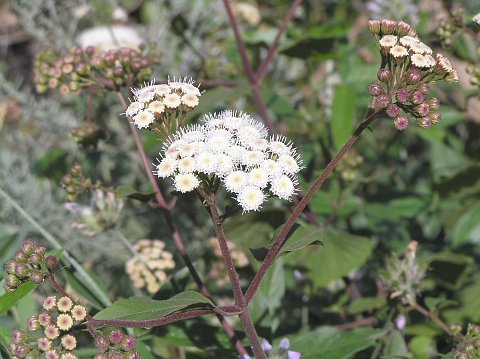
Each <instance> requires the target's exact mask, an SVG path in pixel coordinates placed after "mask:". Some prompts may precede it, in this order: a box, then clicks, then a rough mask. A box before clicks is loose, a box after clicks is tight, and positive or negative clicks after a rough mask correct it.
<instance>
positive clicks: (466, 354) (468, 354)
mask: <svg viewBox="0 0 480 359" xmlns="http://www.w3.org/2000/svg"><path fill="white" fill-rule="evenodd" d="M450 330H451V332H452V334H453V336H454V337H453V338H454V340H455V341H456V342H457V344H456V346H455V348H454V350H453V355H452V358H453V359H476V358H480V325H474V324H468V328H467V333H466V334H465V335H462V334H461V331H462V327H461V326H460V325H458V324H452V325H451V326H450Z"/></svg>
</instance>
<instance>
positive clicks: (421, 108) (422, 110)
mask: <svg viewBox="0 0 480 359" xmlns="http://www.w3.org/2000/svg"><path fill="white" fill-rule="evenodd" d="M415 112H416V113H417V114H418V115H419V116H420V117H425V116H427V115H428V113H429V112H430V107H428V105H427V104H426V103H425V102H422V103H421V104H419V105H417V106H415Z"/></svg>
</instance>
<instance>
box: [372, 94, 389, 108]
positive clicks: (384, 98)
mask: <svg viewBox="0 0 480 359" xmlns="http://www.w3.org/2000/svg"><path fill="white" fill-rule="evenodd" d="M389 103H390V98H389V97H388V95H387V94H382V95H379V96H377V97H376V98H375V104H374V105H375V107H376V108H378V109H384V108H386V107H387V106H388V104H389Z"/></svg>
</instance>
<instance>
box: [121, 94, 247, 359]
mask: <svg viewBox="0 0 480 359" xmlns="http://www.w3.org/2000/svg"><path fill="white" fill-rule="evenodd" d="M117 96H118V98H119V100H120V102H121V103H122V105H123V107H124V108H125V109H126V108H127V107H128V106H127V102H126V101H125V98H124V97H123V95H122V94H121V93H120V92H117ZM128 123H129V125H130V131H131V132H132V134H133V138H134V140H135V145H136V147H137V151H138V153H139V154H140V158H141V160H142V164H143V168H144V171H145V174H146V175H147V178H148V181H149V182H150V185H151V186H152V188H153V190H154V192H155V199H156V201H157V203H158V208H159V209H160V210H161V212H162V214H163V216H164V218H165V221H166V222H167V225H168V228H169V229H170V232H171V233H172V240H173V243H174V245H175V247H176V248H177V250H178V252H179V253H180V256H181V257H182V259H183V262H184V263H185V265H186V266H187V268H188V270H189V272H190V274H191V275H192V278H193V280H194V282H195V284H196V286H197V288H198V290H199V291H200V293H202V294H203V295H204V296H205V297H207V298H209V299H210V300H212V301H213V298H212V295H211V294H210V292H209V291H208V289H207V287H206V286H205V284H203V281H202V279H201V278H200V275H199V274H198V272H197V270H196V269H195V267H194V265H193V263H192V260H191V259H190V256H189V255H188V253H187V250H186V249H185V245H184V244H183V241H182V238H181V237H180V233H179V232H178V228H177V226H176V224H175V222H174V220H173V216H172V212H171V211H170V209H169V207H168V205H167V203H166V201H165V199H164V197H163V194H162V192H161V190H160V187H159V186H158V183H157V181H156V179H155V177H154V176H153V172H152V168H151V167H150V164H149V162H148V160H147V155H146V154H145V150H144V148H143V145H142V141H141V140H140V136H139V135H138V131H137V129H136V127H135V125H134V124H133V123H132V122H130V121H128ZM216 315H217V318H218V320H219V321H220V324H221V326H222V328H223V330H224V331H225V333H226V334H227V336H228V338H229V339H230V342H231V343H232V344H233V345H234V346H235V348H236V349H237V351H238V352H239V354H240V355H245V354H247V353H246V351H245V348H244V347H243V345H242V343H241V342H240V340H239V339H238V338H237V337H236V335H235V332H234V330H233V329H232V327H231V326H230V324H228V323H227V322H226V320H225V318H224V317H223V316H221V315H220V314H218V313H217V314H216Z"/></svg>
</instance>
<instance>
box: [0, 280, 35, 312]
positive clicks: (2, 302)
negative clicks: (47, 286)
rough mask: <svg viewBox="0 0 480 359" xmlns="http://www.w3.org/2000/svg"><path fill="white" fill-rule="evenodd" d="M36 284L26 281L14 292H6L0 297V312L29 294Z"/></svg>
mask: <svg viewBox="0 0 480 359" xmlns="http://www.w3.org/2000/svg"><path fill="white" fill-rule="evenodd" d="M35 287H36V285H35V284H33V283H32V282H26V283H23V284H21V285H20V286H19V287H18V288H17V290H16V291H15V292H13V293H5V294H3V295H2V296H1V297H0V314H3V313H5V312H6V311H7V310H9V309H10V308H11V307H13V306H14V305H15V304H16V303H17V302H18V301H19V300H20V299H22V298H23V297H25V296H26V295H28V294H29V293H30V292H31V291H32V290H33V289H34V288H35Z"/></svg>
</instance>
